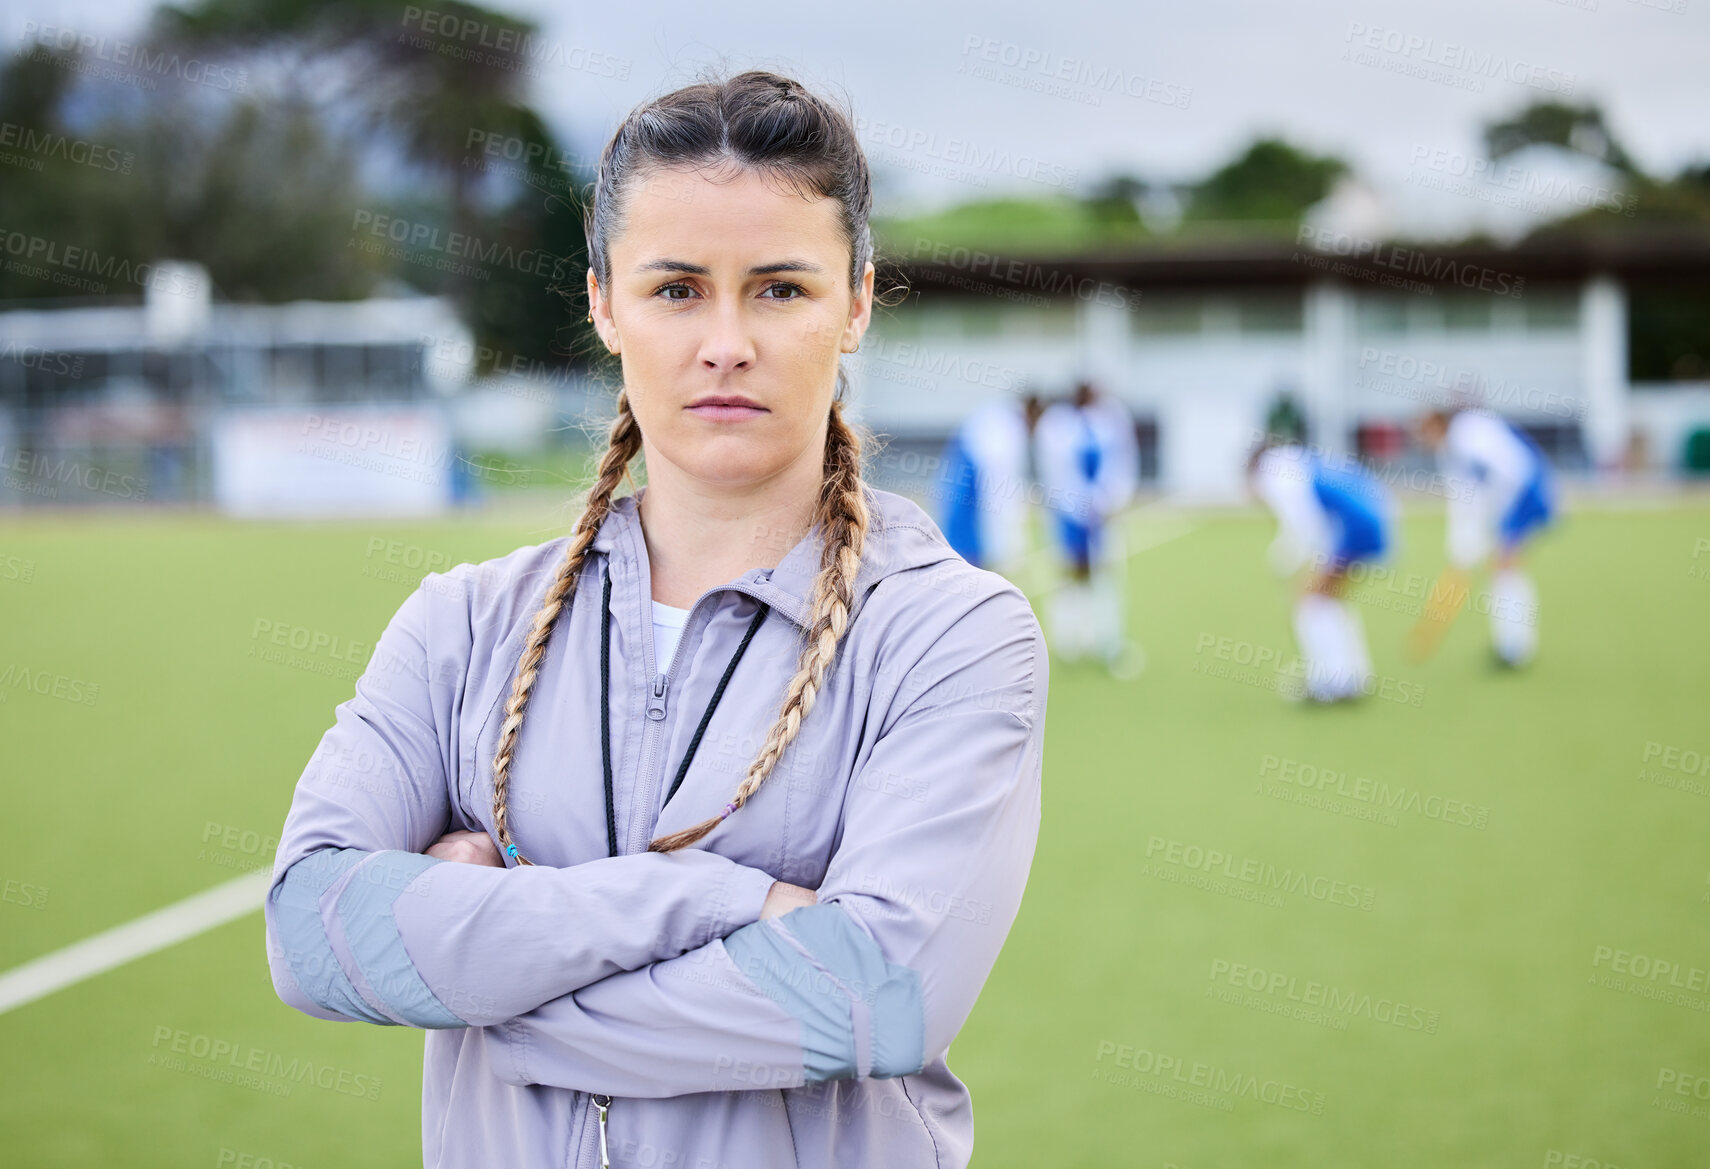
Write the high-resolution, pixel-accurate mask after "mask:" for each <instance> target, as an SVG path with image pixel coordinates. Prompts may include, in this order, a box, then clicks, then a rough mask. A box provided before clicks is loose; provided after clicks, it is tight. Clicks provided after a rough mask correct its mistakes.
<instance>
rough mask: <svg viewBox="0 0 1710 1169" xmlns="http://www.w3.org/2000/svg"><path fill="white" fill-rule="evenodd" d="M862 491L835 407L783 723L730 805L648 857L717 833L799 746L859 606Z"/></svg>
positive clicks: (855, 438) (854, 453) (857, 440)
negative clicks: (812, 568)
mask: <svg viewBox="0 0 1710 1169" xmlns="http://www.w3.org/2000/svg"><path fill="white" fill-rule="evenodd" d="M864 491H865V486H864V484H863V483H862V482H861V437H860V435H859V434H857V433H856V432H855V430H854V429H853V428H851V427H850V426H849V424H848V423H847V422H845V421H844V420H843V404H842V403H841V402H837V401H834V402H832V404H831V421H830V424H829V426H828V427H827V429H826V436H825V477H824V480H823V481H822V483H821V485H820V490H819V500H818V503H817V505H816V507H815V509H814V521H815V523H817V524H818V525H819V527H820V531H821V535H822V540H823V543H822V546H821V552H820V568H819V575H818V576H817V577H815V578H814V585H813V608H812V616H811V620H810V623H809V625H808V629H807V638H806V642H805V644H804V645H803V646H802V654H801V660H800V663H799V664H798V665H797V667H796V675H795V677H793V678H791V679H790V684H789V686H788V687H786V688H785V690H784V702H783V706H782V708H781V709H780V710H779V712H778V718H777V721H775V722H774V723H773V724H772V729H771V731H769V732H768V733H767V735H766V741H765V742H764V743H763V744H761V747H760V753H759V754H758V755H756V756H755V758H754V762H752V763H750V764H749V765H748V773H747V774H746V775H744V776H743V778H742V782H741V783H740V784H738V785H737V788H736V795H735V796H733V797H732V798H731V801H730V803H728V804H726V805H725V806H724V810H723V811H722V812H720V813H719V814H718V815H717V816H714V817H712V818H711V819H710V820H703V821H701V822H700V823H699V824H696V825H694V826H693V827H690V828H685V829H683V830H682V831H681V832H673V833H672V834H671V835H669V836H663V837H660V838H659V839H658V840H655V841H653V842H652V843H651V844H649V845H648V850H649V851H651V852H673V851H675V850H676V849H679V848H685V847H687V846H688V845H691V844H694V843H695V842H696V841H698V840H700V839H701V838H702V837H703V836H705V835H706V834H707V833H709V832H711V831H712V830H713V829H714V828H716V827H718V826H719V824H720V823H722V822H723V821H724V818H725V817H726V816H729V815H730V814H731V813H732V812H734V811H736V810H737V809H738V808H740V807H742V805H744V804H746V803H747V802H748V800H749V797H750V796H752V795H753V794H754V793H755V792H757V791H759V790H760V785H761V784H762V783H765V782H766V777H767V776H768V775H770V774H772V770H773V768H775V767H776V766H777V764H778V760H779V759H780V758H782V756H783V754H784V750H785V749H786V748H787V747H788V746H789V745H790V744H791V743H792V742H794V741H795V738H796V734H797V732H799V731H800V730H801V726H802V720H803V719H805V718H806V717H807V716H808V714H809V713H810V712H811V711H812V710H813V704H814V700H815V699H816V698H817V697H818V696H819V692H820V689H821V688H822V687H823V686H824V684H825V673H826V671H827V670H828V669H830V668H831V663H832V661H833V659H835V658H836V656H837V647H838V644H839V643H840V642H841V641H842V639H843V634H844V631H845V630H847V629H848V628H849V614H850V612H851V610H853V608H854V605H855V575H856V573H857V572H859V571H860V568H861V550H862V548H863V546H864V545H865V544H866V539H867V525H868V512H867V500H866V497H865V494H864Z"/></svg>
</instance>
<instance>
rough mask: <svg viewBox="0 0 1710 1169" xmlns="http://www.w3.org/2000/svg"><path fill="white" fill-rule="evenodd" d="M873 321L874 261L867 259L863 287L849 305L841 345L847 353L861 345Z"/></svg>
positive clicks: (862, 276)
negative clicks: (847, 318)
mask: <svg viewBox="0 0 1710 1169" xmlns="http://www.w3.org/2000/svg"><path fill="white" fill-rule="evenodd" d="M872 323H873V261H871V260H868V261H867V267H866V268H865V269H864V270H863V271H862V273H861V287H860V288H859V289H858V290H857V291H856V294H855V297H854V303H853V304H851V305H850V307H849V322H848V324H846V325H845V326H844V327H843V341H842V343H841V345H840V346H839V347H840V348H841V349H842V351H843V352H845V353H853V352H855V351H856V350H857V349H859V348H860V347H861V338H862V337H864V336H866V335H867V326H868V325H870V324H872Z"/></svg>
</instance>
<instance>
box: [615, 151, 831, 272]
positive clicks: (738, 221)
mask: <svg viewBox="0 0 1710 1169" xmlns="http://www.w3.org/2000/svg"><path fill="white" fill-rule="evenodd" d="M841 214H842V209H841V207H840V206H839V205H838V203H837V201H836V200H835V199H828V198H825V197H824V196H819V195H814V194H812V193H811V192H808V193H804V192H802V191H800V190H798V189H797V188H796V187H795V186H793V185H792V184H789V183H787V182H786V181H785V180H784V179H782V178H781V177H778V176H776V175H770V174H766V173H763V172H761V171H757V170H754V169H751V168H746V167H741V168H738V167H724V168H720V169H713V170H708V169H706V168H700V169H687V168H681V167H654V168H650V169H649V170H647V171H645V172H643V173H642V174H640V175H638V176H637V177H636V179H635V180H634V181H633V183H632V185H631V186H630V188H629V190H628V192H627V194H626V198H625V208H624V215H623V225H622V230H621V231H620V232H619V233H618V234H617V236H616V237H615V238H614V239H613V240H612V241H611V248H612V252H613V255H614V256H617V255H619V254H622V255H623V256H624V257H625V258H626V260H629V261H632V262H645V261H647V260H648V259H650V258H652V257H653V255H654V254H656V253H666V252H669V253H670V254H671V255H673V256H677V257H680V258H689V256H688V253H690V252H693V253H694V254H695V255H696V256H699V257H702V258H705V257H709V256H727V257H729V258H731V259H733V260H738V259H740V260H742V261H743V262H746V261H747V260H748V259H750V258H753V257H757V256H760V255H761V254H762V253H764V254H765V255H766V258H767V259H775V258H776V256H774V255H772V253H775V252H777V250H778V249H779V248H781V247H787V248H789V249H790V250H791V251H793V252H798V253H809V254H813V255H815V256H816V257H819V258H830V257H835V256H837V255H842V256H843V258H845V259H846V258H847V257H848V244H847V242H846V241H845V240H844V238H843V229H842V224H841Z"/></svg>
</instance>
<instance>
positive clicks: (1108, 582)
mask: <svg viewBox="0 0 1710 1169" xmlns="http://www.w3.org/2000/svg"><path fill="white" fill-rule="evenodd" d="M1034 444H1035V448H1034V449H1035V453H1036V456H1037V462H1038V468H1039V480H1040V483H1041V485H1042V486H1043V487H1044V489H1045V492H1044V494H1045V506H1046V508H1047V510H1049V511H1050V512H1051V513H1052V519H1053V527H1054V529H1055V530H1054V535H1055V537H1056V540H1057V543H1058V546H1059V548H1060V550H1061V552H1062V554H1063V559H1064V561H1065V563H1066V567H1067V570H1068V579H1067V580H1066V581H1064V582H1063V586H1062V587H1061V588H1060V589H1058V590H1057V592H1056V594H1055V595H1054V596H1053V597H1052V599H1051V632H1052V641H1051V646H1052V648H1053V649H1055V650H1056V651H1057V652H1058V653H1059V654H1061V655H1062V656H1063V657H1065V658H1077V657H1083V656H1086V655H1088V654H1096V655H1097V656H1098V657H1100V658H1102V659H1103V660H1104V662H1105V664H1106V665H1107V666H1110V667H1112V668H1114V669H1118V670H1123V671H1125V672H1126V671H1127V670H1128V668H1129V666H1128V665H1125V664H1124V663H1128V662H1129V658H1130V657H1131V656H1132V655H1130V654H1128V652H1127V651H1129V648H1130V647H1129V646H1128V641H1127V638H1126V637H1125V636H1124V631H1123V596H1122V587H1121V579H1122V578H1121V572H1120V571H1119V570H1120V569H1121V567H1122V566H1121V564H1120V563H1119V562H1118V557H1119V556H1120V552H1119V551H1113V549H1112V548H1111V539H1110V534H1109V533H1108V532H1107V531H1106V528H1107V526H1108V523H1109V521H1110V518H1111V517H1112V516H1113V515H1114V514H1115V513H1116V512H1117V511H1119V510H1120V509H1122V508H1123V507H1126V506H1127V505H1128V503H1129V501H1130V500H1132V499H1133V497H1134V490H1135V488H1136V487H1137V486H1138V485H1139V481H1140V451H1139V444H1138V442H1136V440H1135V437H1134V418H1133V416H1132V415H1130V414H1129V412H1128V409H1127V407H1125V406H1123V405H1122V403H1120V402H1118V401H1116V400H1115V399H1114V398H1110V397H1107V396H1105V395H1103V394H1100V393H1098V392H1097V391H1096V390H1094V389H1093V387H1092V384H1091V383H1090V382H1085V381H1083V382H1081V383H1080V384H1079V385H1077V386H1076V387H1075V394H1074V397H1073V398H1072V399H1070V400H1068V401H1059V402H1055V403H1053V404H1052V405H1050V406H1049V407H1047V408H1046V410H1045V412H1044V413H1043V414H1042V415H1040V417H1039V423H1038V426H1037V427H1036V428H1035V434H1034Z"/></svg>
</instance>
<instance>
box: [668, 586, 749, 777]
mask: <svg viewBox="0 0 1710 1169" xmlns="http://www.w3.org/2000/svg"><path fill="white" fill-rule="evenodd" d="M771 611H772V606H770V605H761V606H760V611H759V612H758V613H756V614H754V620H752V621H750V622H749V623H748V632H746V633H744V634H743V635H742V644H741V645H739V646H737V647H736V653H735V654H733V655H732V656H731V659H730V665H728V666H726V667H725V668H724V677H722V678H720V679H719V680H718V689H717V690H714V691H713V695H712V701H711V702H709V703H707V712H706V713H705V714H703V715H701V725H700V726H698V727H696V728H695V737H694V738H692V739H690V740H689V750H688V752H687V753H686V754H685V755H684V756H683V765H682V766H681V767H679V768H677V778H676V779H673V780H672V781H671V790H670V791H668V792H666V793H665V802H666V803H667V804H668V803H670V802H671V797H672V796H674V795H676V794H677V789H678V788H680V787H682V786H683V777H684V776H686V775H688V774H689V761H690V760H692V759H693V758H694V757H695V751H696V750H697V749H698V748H699V747H700V745H701V736H702V735H704V734H706V733H707V724H708V723H710V722H712V715H713V710H714V709H716V708H717V706H718V700H719V699H721V698H723V697H724V688H725V687H726V686H728V685H730V676H731V675H732V674H734V673H736V663H737V662H740V661H741V660H742V655H743V654H744V653H746V652H748V643H749V642H751V641H753V640H754V635H755V634H756V633H758V632H759V631H760V623H761V622H762V621H764V620H766V614H768V613H770V612H771Z"/></svg>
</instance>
